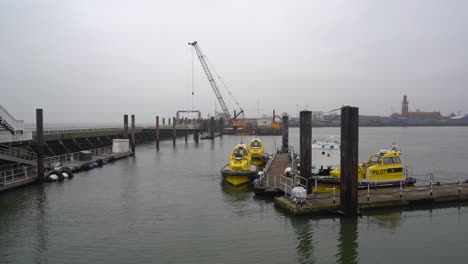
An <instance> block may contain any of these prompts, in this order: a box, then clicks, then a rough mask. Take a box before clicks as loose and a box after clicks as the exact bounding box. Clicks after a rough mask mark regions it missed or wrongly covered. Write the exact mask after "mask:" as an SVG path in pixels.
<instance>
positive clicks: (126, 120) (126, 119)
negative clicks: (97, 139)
mask: <svg viewBox="0 0 468 264" xmlns="http://www.w3.org/2000/svg"><path fill="white" fill-rule="evenodd" d="M123 138H128V115H124V131H123Z"/></svg>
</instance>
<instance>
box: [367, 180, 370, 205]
mask: <svg viewBox="0 0 468 264" xmlns="http://www.w3.org/2000/svg"><path fill="white" fill-rule="evenodd" d="M369 192H370V184H367V201H369Z"/></svg>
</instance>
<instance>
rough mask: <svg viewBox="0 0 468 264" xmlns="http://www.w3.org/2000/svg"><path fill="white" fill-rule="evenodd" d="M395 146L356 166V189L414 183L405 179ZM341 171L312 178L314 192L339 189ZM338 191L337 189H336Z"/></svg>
mask: <svg viewBox="0 0 468 264" xmlns="http://www.w3.org/2000/svg"><path fill="white" fill-rule="evenodd" d="M401 154H403V152H400V151H398V149H397V148H396V146H393V147H392V149H391V150H381V151H379V152H377V153H375V154H373V155H371V156H370V157H369V159H367V161H366V162H363V163H360V164H359V166H358V188H360V189H364V188H367V187H370V188H382V187H395V186H400V184H401V185H403V186H410V185H414V184H415V183H416V179H414V178H411V177H406V175H405V173H404V168H403V164H402V163H401V160H400V155H401ZM340 178H341V171H340V169H339V168H338V169H335V170H332V171H330V176H316V177H312V180H313V181H315V185H316V188H314V192H330V190H332V188H333V187H335V188H339V187H340ZM336 190H339V189H336Z"/></svg>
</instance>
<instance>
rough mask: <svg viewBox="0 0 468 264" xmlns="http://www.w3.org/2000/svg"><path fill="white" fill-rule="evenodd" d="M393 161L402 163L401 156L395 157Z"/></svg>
mask: <svg viewBox="0 0 468 264" xmlns="http://www.w3.org/2000/svg"><path fill="white" fill-rule="evenodd" d="M393 163H401V160H400V157H393Z"/></svg>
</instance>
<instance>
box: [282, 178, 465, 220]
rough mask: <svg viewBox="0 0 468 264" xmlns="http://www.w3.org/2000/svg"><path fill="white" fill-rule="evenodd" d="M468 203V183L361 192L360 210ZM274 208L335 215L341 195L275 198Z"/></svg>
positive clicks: (309, 213)
mask: <svg viewBox="0 0 468 264" xmlns="http://www.w3.org/2000/svg"><path fill="white" fill-rule="evenodd" d="M467 200H468V183H467V182H463V183H461V182H460V183H446V184H440V185H433V186H432V187H431V186H430V185H425V186H411V187H405V188H399V187H398V188H385V189H377V190H374V189H370V190H359V191H358V207H359V210H360V211H366V210H375V209H384V208H392V207H415V206H421V205H426V206H427V205H432V204H435V203H449V202H460V201H467ZM275 206H276V207H278V208H280V209H283V210H285V211H286V212H287V213H289V214H292V215H323V214H330V213H336V212H337V210H339V209H340V193H339V192H337V193H336V194H333V193H322V194H312V195H308V196H307V199H306V201H305V203H303V204H300V203H295V202H294V201H293V199H292V197H289V196H282V197H277V198H275Z"/></svg>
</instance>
